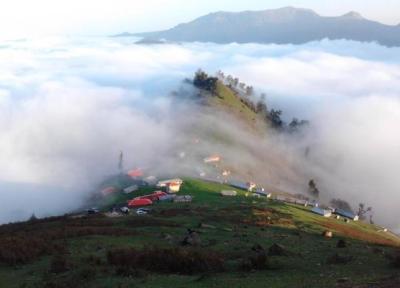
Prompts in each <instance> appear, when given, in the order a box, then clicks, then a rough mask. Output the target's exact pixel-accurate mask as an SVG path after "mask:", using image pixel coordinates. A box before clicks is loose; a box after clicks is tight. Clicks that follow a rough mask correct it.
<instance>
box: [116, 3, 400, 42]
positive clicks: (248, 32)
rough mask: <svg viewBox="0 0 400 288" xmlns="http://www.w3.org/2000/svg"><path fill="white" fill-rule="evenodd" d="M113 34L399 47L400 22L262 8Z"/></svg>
mask: <svg viewBox="0 0 400 288" xmlns="http://www.w3.org/2000/svg"><path fill="white" fill-rule="evenodd" d="M115 36H117V37H118V36H119V37H123V36H140V37H144V38H145V39H152V40H159V39H165V40H168V41H185V42H193V41H199V42H215V43H231V42H237V43H251V42H254V43H277V44H289V43H292V44H302V43H307V42H310V41H317V40H322V39H325V38H327V39H331V40H336V39H347V40H354V41H361V42H378V43H379V44H381V45H385V46H400V25H397V26H391V25H385V24H382V23H378V22H375V21H371V20H368V19H365V18H364V17H362V16H361V15H360V14H359V13H357V12H349V13H347V14H345V15H342V16H337V17H324V16H320V15H318V14H317V13H315V12H314V11H312V10H309V9H301V8H293V7H285V8H280V9H274V10H264V11H244V12H216V13H211V14H208V15H205V16H202V17H199V18H197V19H195V20H193V21H191V22H189V23H183V24H179V25H177V26H175V27H173V28H171V29H168V30H164V31H156V32H147V33H133V34H132V33H127V32H125V33H122V34H119V35H115Z"/></svg>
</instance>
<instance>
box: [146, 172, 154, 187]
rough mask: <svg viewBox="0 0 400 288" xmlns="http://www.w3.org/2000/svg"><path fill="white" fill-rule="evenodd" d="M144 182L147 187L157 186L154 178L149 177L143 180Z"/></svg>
mask: <svg viewBox="0 0 400 288" xmlns="http://www.w3.org/2000/svg"><path fill="white" fill-rule="evenodd" d="M144 182H146V184H147V185H150V186H153V185H156V184H157V178H156V176H153V175H151V176H148V177H146V178H144Z"/></svg>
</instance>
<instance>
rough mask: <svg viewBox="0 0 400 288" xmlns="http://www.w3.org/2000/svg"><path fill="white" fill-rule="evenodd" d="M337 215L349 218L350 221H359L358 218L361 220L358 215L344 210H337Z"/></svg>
mask: <svg viewBox="0 0 400 288" xmlns="http://www.w3.org/2000/svg"><path fill="white" fill-rule="evenodd" d="M335 214H336V215H339V216H342V217H345V218H348V219H351V220H353V221H358V218H359V217H358V215H357V214H355V213H353V212H351V211H346V210H343V209H335Z"/></svg>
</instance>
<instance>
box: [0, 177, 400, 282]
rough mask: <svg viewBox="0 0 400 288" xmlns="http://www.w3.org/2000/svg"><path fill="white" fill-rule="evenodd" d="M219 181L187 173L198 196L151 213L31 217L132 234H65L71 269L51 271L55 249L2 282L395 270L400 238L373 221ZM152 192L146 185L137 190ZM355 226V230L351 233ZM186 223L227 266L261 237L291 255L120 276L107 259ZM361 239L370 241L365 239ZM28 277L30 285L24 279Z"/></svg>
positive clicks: (292, 276)
mask: <svg viewBox="0 0 400 288" xmlns="http://www.w3.org/2000/svg"><path fill="white" fill-rule="evenodd" d="M221 189H229V187H226V186H224V185H220V184H215V183H208V182H202V181H199V180H193V179H185V184H184V185H183V188H182V191H181V192H180V194H190V195H192V196H194V201H193V202H192V203H190V204H183V203H159V204H157V205H155V206H154V207H153V208H154V213H153V214H152V215H148V216H135V215H131V216H126V217H122V218H104V217H98V216H97V217H96V216H95V217H89V218H83V219H69V220H68V221H65V220H60V221H53V222H51V223H50V222H49V223H46V222H43V223H36V224H32V225H31V227H30V229H32V231H33V232H34V231H35V229H39V228H40V227H41V226H43V225H44V226H45V227H46V229H47V230H51V229H55V228H56V227H60V226H63V227H64V228H66V229H67V228H68V227H69V226H77V225H81V226H84V227H108V229H124V231H129V233H130V234H129V235H125V236H115V235H110V236H106V235H97V234H96V233H93V234H91V235H88V236H81V237H70V238H67V239H66V240H65V241H66V243H67V247H68V250H69V254H68V259H69V261H70V262H71V263H72V264H73V265H72V269H71V270H70V271H68V272H66V273H62V274H58V275H55V274H51V273H48V272H47V271H48V269H49V262H50V259H51V257H49V256H43V257H40V258H38V259H37V260H36V261H34V262H32V263H31V264H28V265H22V266H18V267H7V266H5V265H3V266H0V267H1V268H0V287H44V283H45V282H46V281H53V282H54V281H55V282H56V283H74V281H79V287H137V286H140V287H189V286H190V287H336V281H337V279H339V278H343V277H348V278H349V279H351V281H352V283H365V282H369V281H374V280H377V279H381V278H382V277H386V276H389V275H391V274H394V273H395V270H394V269H393V268H390V266H389V264H388V263H389V261H388V259H386V257H385V255H386V254H388V253H389V254H390V253H392V252H393V250H394V249H395V248H394V247H393V245H399V244H400V242H399V240H398V239H397V238H394V237H392V236H389V235H388V234H381V233H378V232H376V230H377V228H376V227H374V226H371V225H368V224H364V223H361V222H352V223H349V224H346V223H344V222H342V221H339V220H336V219H333V218H332V219H331V218H329V219H326V218H322V217H319V216H318V215H314V214H312V213H310V212H309V211H308V209H307V208H304V207H300V206H295V205H285V204H281V203H277V202H274V201H268V200H266V199H257V198H253V197H245V196H244V195H245V192H244V191H239V196H238V197H232V198H223V197H221V196H220V195H219V192H220V191H221ZM146 193H148V189H145V190H141V191H139V192H138V193H136V194H146ZM115 200H116V199H114V201H115ZM118 201H124V199H122V198H121V199H119V200H118ZM199 223H206V224H211V225H214V226H215V227H216V228H215V229H204V228H196V227H198V224H199ZM327 226H329V227H331V226H332V227H334V229H333V230H334V238H333V239H325V238H323V237H321V235H320V234H321V232H322V231H323V230H325V229H326V228H325V227H327ZM349 227H351V231H353V232H356V233H352V234H351V235H349V236H350V238H346V237H348V236H347V235H346V233H348V232H349V230H348V229H349ZM0 228H1V227H0ZM187 228H195V229H197V230H198V231H199V232H200V237H201V240H202V245H204V246H207V249H212V250H215V251H219V252H221V253H223V254H224V255H225V257H226V259H227V266H228V267H231V266H232V267H235V265H236V264H237V263H238V261H240V259H241V257H243V256H245V255H246V254H248V251H249V250H250V247H251V246H252V245H254V244H255V243H259V244H260V245H262V246H263V247H265V248H268V247H269V246H270V245H272V244H273V243H279V244H281V245H284V246H285V247H287V249H288V250H289V251H290V253H291V255H290V256H287V257H277V256H274V257H271V259H270V262H271V264H270V268H271V269H268V270H262V271H257V272H252V273H243V272H238V271H237V270H236V269H233V268H232V269H231V268H228V271H227V272H225V273H219V274H212V275H206V276H205V277H204V276H203V277H199V276H200V275H193V276H183V275H158V274H147V275H146V276H140V277H138V278H135V277H134V278H129V277H121V276H117V275H116V274H115V271H114V268H113V267H110V266H109V265H107V264H106V260H105V255H106V251H107V250H108V249H110V248H113V247H126V246H129V247H144V246H146V245H156V246H163V247H172V246H175V245H177V244H174V243H175V242H178V240H180V239H182V237H183V236H184V234H185V231H186V229H187ZM166 234H169V235H170V236H171V237H172V239H174V240H175V241H173V243H172V244H171V243H168V241H165V240H164V239H163V235H166ZM4 236H5V235H4V231H3V230H1V229H0V238H1V237H4ZM343 238H346V241H347V243H348V248H344V249H338V248H336V243H337V240H338V239H343ZM363 239H365V240H368V242H364V241H360V240H363ZM376 243H385V244H390V245H392V246H385V245H379V244H376ZM337 252H340V253H341V254H344V255H352V256H353V257H354V260H353V261H352V262H351V263H349V264H347V265H331V264H327V263H326V259H327V258H328V257H329V256H331V255H332V254H334V253H337ZM89 256H95V257H99V259H102V261H101V263H100V264H97V265H93V264H92V263H91V262H89V260H88V257H89ZM77 279H78V280H77ZM22 283H24V285H26V286H20V285H21V284H22ZM35 285H37V286H35ZM56 287H69V286H56Z"/></svg>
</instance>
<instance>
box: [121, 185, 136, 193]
mask: <svg viewBox="0 0 400 288" xmlns="http://www.w3.org/2000/svg"><path fill="white" fill-rule="evenodd" d="M138 189H139V186H138V185H132V186H129V187H126V188H125V189H124V190H123V191H124V193H125V194H129V193H132V192H135V191H136V190H138Z"/></svg>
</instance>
